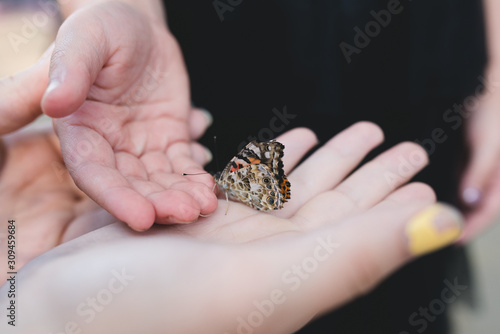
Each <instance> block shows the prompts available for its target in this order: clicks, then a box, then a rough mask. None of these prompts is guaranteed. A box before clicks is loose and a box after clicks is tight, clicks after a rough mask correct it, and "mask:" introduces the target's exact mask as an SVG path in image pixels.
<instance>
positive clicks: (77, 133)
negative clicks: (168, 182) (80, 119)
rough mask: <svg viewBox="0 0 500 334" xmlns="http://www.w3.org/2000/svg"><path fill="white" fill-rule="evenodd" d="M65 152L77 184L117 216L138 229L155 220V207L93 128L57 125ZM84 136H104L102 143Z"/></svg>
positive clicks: (62, 150)
mask: <svg viewBox="0 0 500 334" xmlns="http://www.w3.org/2000/svg"><path fill="white" fill-rule="evenodd" d="M57 132H58V135H59V138H60V139H61V141H60V143H61V152H62V154H63V157H64V161H65V164H66V166H67V167H68V171H69V172H70V174H71V176H72V177H73V179H74V181H75V183H76V185H77V186H78V187H79V188H80V189H81V190H82V191H83V192H85V193H86V194H87V195H88V196H89V197H90V198H92V199H93V200H94V201H95V202H97V203H98V204H99V205H100V206H102V207H103V208H104V209H106V210H107V211H108V212H109V213H111V214H112V215H114V216H115V217H116V218H117V219H119V220H121V221H123V222H125V223H127V224H129V225H130V226H131V227H132V228H134V229H136V230H146V229H148V228H149V227H151V225H152V224H153V223H154V220H155V210H154V207H153V205H152V204H151V203H150V201H148V200H147V199H146V198H145V197H144V196H142V195H141V194H140V193H138V192H137V191H136V190H134V189H133V188H132V187H131V185H130V184H129V182H128V181H127V179H126V178H125V177H124V176H123V175H122V174H121V173H120V172H119V171H118V169H117V166H116V162H115V155H114V152H113V150H112V148H111V147H110V146H109V144H108V143H107V142H106V141H105V140H104V139H102V137H100V135H99V134H97V133H96V132H94V131H93V130H90V129H87V128H84V127H81V126H71V125H68V124H66V125H65V126H60V127H57ZM82 138H94V139H95V138H101V139H102V140H100V141H99V142H98V143H96V142H94V143H91V142H90V141H85V140H82Z"/></svg>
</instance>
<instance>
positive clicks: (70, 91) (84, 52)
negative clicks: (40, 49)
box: [41, 10, 109, 117]
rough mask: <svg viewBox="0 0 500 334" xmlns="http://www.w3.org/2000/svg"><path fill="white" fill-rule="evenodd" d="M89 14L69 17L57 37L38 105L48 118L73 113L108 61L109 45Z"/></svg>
mask: <svg viewBox="0 0 500 334" xmlns="http://www.w3.org/2000/svg"><path fill="white" fill-rule="evenodd" d="M88 11H89V10H82V11H80V12H77V13H75V14H73V15H72V16H70V17H69V18H68V19H66V21H65V22H64V23H63V25H62V26H61V28H60V29H59V32H58V34H57V38H56V41H55V47H54V51H53V53H52V57H51V59H50V72H49V83H48V86H47V89H46V91H45V94H44V95H43V99H42V103H41V106H42V110H43V112H44V113H45V114H47V115H48V116H51V117H64V116H67V115H70V114H71V113H73V112H74V111H76V110H77V109H78V108H79V107H80V106H81V105H82V104H83V102H84V101H85V99H86V98H87V96H88V94H89V90H90V87H91V86H92V84H93V83H94V81H95V79H96V77H97V75H98V74H99V72H100V71H101V69H102V68H103V66H104V64H105V62H106V60H107V55H108V51H109V50H108V48H107V45H109V43H107V41H106V35H105V33H104V31H105V30H104V27H102V26H101V21H100V20H98V19H97V18H96V17H92V15H88V14H92V13H87V12H88Z"/></svg>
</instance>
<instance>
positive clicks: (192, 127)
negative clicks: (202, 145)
mask: <svg viewBox="0 0 500 334" xmlns="http://www.w3.org/2000/svg"><path fill="white" fill-rule="evenodd" d="M213 120H214V119H213V116H212V114H211V113H210V112H209V111H208V110H206V109H202V108H192V109H191V115H190V117H189V133H190V136H191V138H192V139H198V138H200V137H201V136H202V135H203V134H204V133H205V131H206V130H207V128H209V127H210V126H211V125H212V123H213Z"/></svg>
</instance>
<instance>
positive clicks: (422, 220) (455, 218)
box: [405, 203, 463, 256]
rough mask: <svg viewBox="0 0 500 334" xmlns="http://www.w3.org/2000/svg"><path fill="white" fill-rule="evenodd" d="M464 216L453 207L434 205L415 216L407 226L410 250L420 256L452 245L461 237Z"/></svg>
mask: <svg viewBox="0 0 500 334" xmlns="http://www.w3.org/2000/svg"><path fill="white" fill-rule="evenodd" d="M462 228H463V218H462V215H461V214H460V213H459V212H458V211H457V210H456V209H455V208H453V207H451V206H448V205H445V204H440V203H437V204H434V205H432V206H431V207H429V208H427V209H425V210H424V211H422V212H420V213H418V214H417V215H416V216H414V217H413V218H412V219H411V220H410V221H409V222H408V224H407V225H406V231H405V232H406V236H407V238H408V250H409V252H410V253H411V254H412V255H415V256H420V255H423V254H427V253H430V252H432V251H434V250H437V249H439V248H442V247H444V246H447V245H450V244H451V243H453V242H454V241H455V240H457V239H458V238H459V237H460V234H461V233H462Z"/></svg>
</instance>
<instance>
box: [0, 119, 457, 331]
mask: <svg viewBox="0 0 500 334" xmlns="http://www.w3.org/2000/svg"><path fill="white" fill-rule="evenodd" d="M278 140H279V141H280V142H282V143H284V144H285V147H286V148H285V157H284V166H285V169H287V171H288V172H289V180H290V182H291V184H292V199H291V200H290V201H289V202H288V203H287V204H286V205H285V208H284V209H283V210H280V211H274V212H272V213H271V214H269V213H263V212H259V211H255V210H252V209H250V208H248V207H246V206H245V205H243V204H241V203H236V202H230V206H229V212H228V214H227V215H225V214H224V212H225V205H219V208H218V209H217V210H216V211H215V212H214V213H213V214H212V215H211V216H210V217H208V218H202V219H200V220H199V221H198V222H195V223H193V224H188V225H169V226H156V227H155V228H153V229H152V230H151V231H149V232H146V233H141V234H138V233H134V232H133V231H130V230H129V229H127V228H126V227H124V226H123V225H120V224H112V225H109V226H106V227H104V228H101V229H99V230H96V231H94V232H92V233H89V234H86V235H84V236H82V237H81V238H78V239H75V240H73V241H71V242H67V243H65V244H63V245H62V246H60V247H58V248H56V249H54V250H52V251H51V252H48V253H47V254H45V256H44V257H40V258H37V259H35V260H34V261H32V262H31V263H30V264H28V265H27V266H26V268H25V270H24V271H21V272H20V273H19V282H20V285H19V289H22V291H23V294H21V295H20V300H19V303H22V304H23V305H25V307H24V308H23V318H24V319H29V320H31V321H26V322H25V323H23V324H22V325H21V326H22V327H20V328H19V330H20V332H22V333H24V332H26V333H28V332H29V333H38V332H40V333H46V332H50V331H61V330H62V329H64V328H65V326H68V325H69V324H70V321H71V326H72V328H80V329H83V330H84V331H85V332H86V331H89V332H92V333H101V332H102V333H109V332H120V333H135V332H137V330H138V329H139V328H138V327H140V330H141V331H142V332H165V331H168V332H169V333H201V332H203V333H225V332H227V333H233V332H237V331H240V332H242V331H244V330H246V331H247V332H253V333H290V332H293V331H295V330H297V329H298V328H300V327H302V326H303V325H304V324H305V323H306V322H308V321H309V320H310V319H311V318H313V317H314V316H316V315H318V314H321V313H323V312H326V311H327V310H330V309H332V308H335V307H338V306H339V305H341V304H343V303H345V302H347V301H348V300H351V299H353V298H355V297H356V296H359V295H361V294H364V293H366V292H367V291H369V290H370V289H371V288H373V287H374V286H375V285H376V284H377V283H378V282H380V281H381V280H382V279H383V278H384V277H386V276H387V275H388V274H390V273H391V272H392V271H394V270H395V269H396V268H398V267H399V266H401V265H403V264H404V263H405V262H407V261H410V260H411V259H412V258H414V257H415V256H419V255H421V254H424V253H426V252H429V251H432V250H434V249H437V248H439V247H442V246H445V245H446V244H449V243H451V242H453V241H454V239H455V238H457V237H458V236H459V235H460V216H459V215H458V214H457V213H456V211H455V210H451V209H450V208H448V207H446V206H443V205H433V203H435V196H434V193H433V191H432V190H431V189H430V188H429V187H428V186H426V185H423V184H419V183H412V184H409V185H404V184H405V183H406V182H407V181H408V180H409V179H411V178H412V176H413V175H414V174H415V173H417V172H418V171H419V170H420V169H421V168H423V167H424V166H425V165H426V163H427V157H426V154H425V152H424V151H423V149H422V148H420V147H419V146H417V145H416V144H413V143H403V144H400V145H397V146H396V147H393V148H392V149H390V150H388V151H386V152H385V153H383V154H381V155H380V156H378V157H377V158H375V159H374V160H373V161H371V162H369V163H367V164H366V165H364V166H362V167H361V168H359V169H358V170H357V171H356V172H354V173H352V174H351V175H349V174H350V173H351V172H352V170H353V169H354V168H355V167H356V166H357V165H358V164H359V163H360V162H361V160H362V159H363V157H364V156H365V155H366V154H367V153H368V152H369V151H370V150H371V149H372V148H374V147H375V146H377V145H378V144H379V143H380V142H381V141H382V133H381V131H380V130H379V129H378V128H377V127H376V126H374V125H372V124H369V123H359V124H356V125H354V126H352V127H351V128H349V129H347V130H345V131H344V132H342V133H340V134H339V135H337V136H336V137H334V138H333V139H332V140H331V141H329V142H328V143H326V144H325V145H324V146H323V147H322V148H320V149H319V150H318V151H316V152H315V153H314V154H313V155H312V156H311V157H309V158H308V159H307V160H306V161H305V162H303V163H302V164H301V165H300V166H298V167H296V168H295V169H294V166H295V165H296V164H297V162H298V161H299V160H300V158H301V157H302V156H303V155H304V154H305V152H307V151H308V150H309V149H310V148H311V147H312V146H313V145H315V143H316V139H315V137H314V135H313V134H312V133H311V132H310V131H308V130H305V129H296V130H293V131H290V132H288V133H286V134H284V135H283V136H281V137H280V138H278ZM290 171H291V172H290ZM221 201H222V202H221V204H223V203H224V202H225V201H224V200H221ZM69 281H71V284H67V283H68V282H69ZM4 289H5V288H4ZM110 289H112V290H110ZM56 291H57V293H55V292H56ZM2 292H4V291H3V290H2V291H0V296H2V297H0V298H3V299H0V307H2V308H3V307H5V306H6V297H5V293H2ZM96 294H97V295H96ZM105 295H106V296H107V297H106V298H105V299H104V296H105ZM109 295H111V297H109ZM26 296H29V297H26ZM49 297H50V298H49ZM25 298H29V299H30V302H29V303H28V302H27V300H26V299H25ZM101 299H102V300H103V301H106V303H105V304H104V303H100V302H99V300H101ZM115 300H119V301H120V302H115ZM91 302H92V303H93V304H90V303H91ZM49 304H50V305H49ZM42 305H44V307H42ZM40 310H43V311H44V312H43V313H40ZM75 312H76V313H75ZM124 312H126V314H134V315H135V317H125V318H124V317H123V316H122V315H123V314H124ZM75 314H76V317H75ZM33 319H37V320H38V321H33ZM138 319H140V321H138ZM192 319H196V321H193V320H192ZM30 324H32V325H33V326H30ZM0 326H5V324H4V323H2V324H1V325H0ZM75 326H76V327H75ZM243 327H246V328H247V329H241V328H243ZM66 328H67V327H66Z"/></svg>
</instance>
